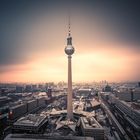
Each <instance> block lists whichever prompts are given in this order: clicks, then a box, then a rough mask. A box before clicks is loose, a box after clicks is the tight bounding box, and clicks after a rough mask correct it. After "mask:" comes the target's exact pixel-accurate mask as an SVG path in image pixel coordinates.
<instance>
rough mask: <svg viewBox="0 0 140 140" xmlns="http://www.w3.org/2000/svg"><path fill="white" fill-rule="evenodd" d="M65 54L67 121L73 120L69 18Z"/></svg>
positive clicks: (71, 50)
mask: <svg viewBox="0 0 140 140" xmlns="http://www.w3.org/2000/svg"><path fill="white" fill-rule="evenodd" d="M65 53H66V54H67V55H68V94H67V118H68V119H69V120H72V119H73V106H72V96H73V95H72V69H71V59H72V54H73V53H74V47H73V46H72V37H71V24H70V16H69V23H68V37H67V46H66V47H65Z"/></svg>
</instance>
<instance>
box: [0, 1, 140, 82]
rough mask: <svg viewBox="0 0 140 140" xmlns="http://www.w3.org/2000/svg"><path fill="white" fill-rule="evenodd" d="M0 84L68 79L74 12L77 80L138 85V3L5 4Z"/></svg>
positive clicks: (74, 71)
mask: <svg viewBox="0 0 140 140" xmlns="http://www.w3.org/2000/svg"><path fill="white" fill-rule="evenodd" d="M1 7H2V8H1V10H0V11H1V15H0V18H1V20H2V21H3V22H2V23H1V25H0V28H1V30H2V32H1V33H0V35H1V36H2V38H1V39H0V42H1V45H0V50H1V51H0V67H1V69H0V82H46V81H54V82H58V81H67V70H66V69H67V61H66V56H65V55H64V48H65V46H66V37H67V31H68V27H67V26H68V23H67V22H68V14H67V12H68V10H67V9H68V8H70V9H71V25H72V27H71V28H72V36H73V42H74V47H76V53H75V54H74V58H73V62H72V63H73V68H72V69H73V82H80V81H83V82H92V81H101V80H107V81H127V80H129V81H131V80H132V81H138V80H140V78H139V77H140V76H139V72H138V70H139V69H140V57H139V52H140V48H139V44H140V42H139V28H138V26H139V24H138V23H139V22H140V20H139V17H138V15H139V13H138V12H139V7H138V2H137V1H134V2H127V3H125V2H116V3H114V2H106V3H104V2H103V3H101V2H97V1H91V0H88V1H86V2H85V1H81V2H80V3H78V1H76V2H75V1H71V2H65V1H63V0H62V1H61V0H60V1H59V2H58V1H55V0H53V1H50V0H48V1H40V2H33V1H30V2H27V1H25V2H18V1H15V2H10V1H7V2H4V1H1Z"/></svg>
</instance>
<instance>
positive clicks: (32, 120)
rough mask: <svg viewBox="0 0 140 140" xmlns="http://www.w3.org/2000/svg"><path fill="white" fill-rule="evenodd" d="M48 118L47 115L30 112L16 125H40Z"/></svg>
mask: <svg viewBox="0 0 140 140" xmlns="http://www.w3.org/2000/svg"><path fill="white" fill-rule="evenodd" d="M45 118H46V116H45V115H43V114H42V115H39V114H29V115H27V116H25V117H22V118H20V119H18V120H17V121H16V122H15V123H14V125H18V126H38V125H39V124H40V123H41V122H42V121H44V120H45Z"/></svg>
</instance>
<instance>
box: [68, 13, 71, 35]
mask: <svg viewBox="0 0 140 140" xmlns="http://www.w3.org/2000/svg"><path fill="white" fill-rule="evenodd" d="M68 18H69V19H68V36H71V21H70V12H69V15H68Z"/></svg>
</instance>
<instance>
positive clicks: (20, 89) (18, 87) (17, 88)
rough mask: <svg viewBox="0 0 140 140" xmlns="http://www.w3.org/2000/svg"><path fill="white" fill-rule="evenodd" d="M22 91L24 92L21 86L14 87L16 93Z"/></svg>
mask: <svg viewBox="0 0 140 140" xmlns="http://www.w3.org/2000/svg"><path fill="white" fill-rule="evenodd" d="M23 90H24V87H23V86H19V85H17V86H16V93H22V92H23Z"/></svg>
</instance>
